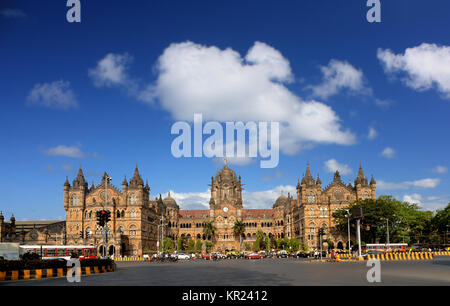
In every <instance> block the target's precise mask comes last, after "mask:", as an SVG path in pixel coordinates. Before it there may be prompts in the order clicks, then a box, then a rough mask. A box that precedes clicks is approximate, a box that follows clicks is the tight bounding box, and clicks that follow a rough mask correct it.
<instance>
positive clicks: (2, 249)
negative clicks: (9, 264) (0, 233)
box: [0, 243, 19, 260]
mask: <svg viewBox="0 0 450 306" xmlns="http://www.w3.org/2000/svg"><path fill="white" fill-rule="evenodd" d="M0 257H3V258H4V259H6V260H18V259H19V244H18V243H0Z"/></svg>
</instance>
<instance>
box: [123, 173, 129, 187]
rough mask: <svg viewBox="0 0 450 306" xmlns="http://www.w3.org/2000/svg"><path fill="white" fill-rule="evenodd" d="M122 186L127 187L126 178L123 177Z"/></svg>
mask: <svg viewBox="0 0 450 306" xmlns="http://www.w3.org/2000/svg"><path fill="white" fill-rule="evenodd" d="M122 186H128V181H127V176H126V175H125V176H124V178H123V182H122Z"/></svg>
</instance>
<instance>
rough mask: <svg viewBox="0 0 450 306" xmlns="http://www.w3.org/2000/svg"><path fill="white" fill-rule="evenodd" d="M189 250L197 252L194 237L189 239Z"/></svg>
mask: <svg viewBox="0 0 450 306" xmlns="http://www.w3.org/2000/svg"><path fill="white" fill-rule="evenodd" d="M187 250H188V252H189V253H193V252H195V242H194V239H192V238H190V239H189V241H188V247H187Z"/></svg>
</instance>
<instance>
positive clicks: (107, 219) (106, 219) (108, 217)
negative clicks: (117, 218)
mask: <svg viewBox="0 0 450 306" xmlns="http://www.w3.org/2000/svg"><path fill="white" fill-rule="evenodd" d="M109 221H111V212H110V211H109V210H107V211H106V215H105V224H106V223H108V222H109Z"/></svg>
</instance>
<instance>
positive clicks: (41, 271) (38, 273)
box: [0, 259, 116, 281]
mask: <svg viewBox="0 0 450 306" xmlns="http://www.w3.org/2000/svg"><path fill="white" fill-rule="evenodd" d="M80 264H81V267H78V269H80V275H90V274H98V273H106V272H113V271H115V270H116V267H115V264H114V262H113V261H111V260H108V259H105V260H103V259H98V260H97V259H86V260H82V261H81V262H80ZM68 272H69V275H72V268H70V267H67V266H66V262H63V261H58V262H51V261H45V260H44V261H42V260H37V261H23V260H10V261H7V260H2V261H0V281H10V280H20V279H41V278H51V277H65V276H66V275H67V274H68Z"/></svg>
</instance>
